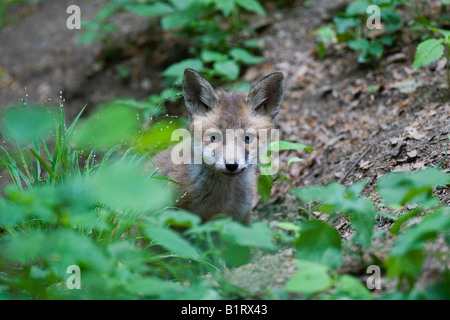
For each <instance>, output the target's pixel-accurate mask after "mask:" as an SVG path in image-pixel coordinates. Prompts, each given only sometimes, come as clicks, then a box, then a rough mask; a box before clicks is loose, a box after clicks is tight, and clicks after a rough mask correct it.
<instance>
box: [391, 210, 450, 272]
mask: <svg viewBox="0 0 450 320" xmlns="http://www.w3.org/2000/svg"><path fill="white" fill-rule="evenodd" d="M448 230H450V209H449V208H448V207H441V208H440V209H438V210H436V211H435V212H433V213H430V214H429V215H427V216H426V217H425V218H424V219H423V220H422V221H421V222H420V223H419V224H418V225H416V226H414V227H411V228H409V229H407V230H406V231H405V232H404V233H403V234H402V235H400V236H399V237H398V239H397V241H396V242H395V244H394V247H393V248H392V251H391V253H390V254H389V256H388V258H387V259H386V261H385V265H386V267H387V271H388V276H389V277H391V278H392V277H395V276H401V275H405V276H406V277H408V278H409V279H413V278H414V277H415V276H418V275H419V274H420V272H421V270H422V266H423V262H424V259H425V253H424V245H425V242H426V241H429V240H433V239H436V238H437V236H438V235H439V233H440V232H444V233H445V232H448Z"/></svg>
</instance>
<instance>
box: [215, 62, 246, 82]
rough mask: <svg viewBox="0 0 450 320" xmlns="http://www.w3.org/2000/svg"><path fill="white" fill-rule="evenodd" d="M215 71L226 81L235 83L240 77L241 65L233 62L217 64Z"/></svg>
mask: <svg viewBox="0 0 450 320" xmlns="http://www.w3.org/2000/svg"><path fill="white" fill-rule="evenodd" d="M213 68H214V71H216V72H217V73H218V74H219V75H220V76H222V77H223V78H225V79H226V80H229V81H233V80H236V79H237V78H238V77H239V72H240V68H239V65H238V64H237V63H236V62H235V61H232V60H228V61H224V62H216V63H214V65H213Z"/></svg>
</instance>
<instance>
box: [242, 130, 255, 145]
mask: <svg viewBox="0 0 450 320" xmlns="http://www.w3.org/2000/svg"><path fill="white" fill-rule="evenodd" d="M244 141H245V143H247V144H248V143H250V142H252V141H253V136H252V135H251V134H249V133H247V134H246V135H245V137H244Z"/></svg>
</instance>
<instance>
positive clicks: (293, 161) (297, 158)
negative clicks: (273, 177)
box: [286, 157, 303, 171]
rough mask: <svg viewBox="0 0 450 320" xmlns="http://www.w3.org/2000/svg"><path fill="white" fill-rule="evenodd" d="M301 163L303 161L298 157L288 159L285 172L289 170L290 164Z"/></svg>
mask: <svg viewBox="0 0 450 320" xmlns="http://www.w3.org/2000/svg"><path fill="white" fill-rule="evenodd" d="M302 161H303V159H301V158H299V157H292V158H289V160H288V163H287V166H286V171H287V170H289V167H290V166H291V164H293V163H297V162H302Z"/></svg>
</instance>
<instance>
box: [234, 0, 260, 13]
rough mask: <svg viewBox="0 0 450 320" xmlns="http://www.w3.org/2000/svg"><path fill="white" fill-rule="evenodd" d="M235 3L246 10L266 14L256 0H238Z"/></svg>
mask: <svg viewBox="0 0 450 320" xmlns="http://www.w3.org/2000/svg"><path fill="white" fill-rule="evenodd" d="M236 4H237V5H238V6H240V7H242V8H244V9H246V10H248V11H253V12H255V13H257V14H259V15H261V16H263V17H265V16H266V11H265V10H264V8H263V7H262V6H261V4H259V2H258V1H257V0H238V1H236Z"/></svg>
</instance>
